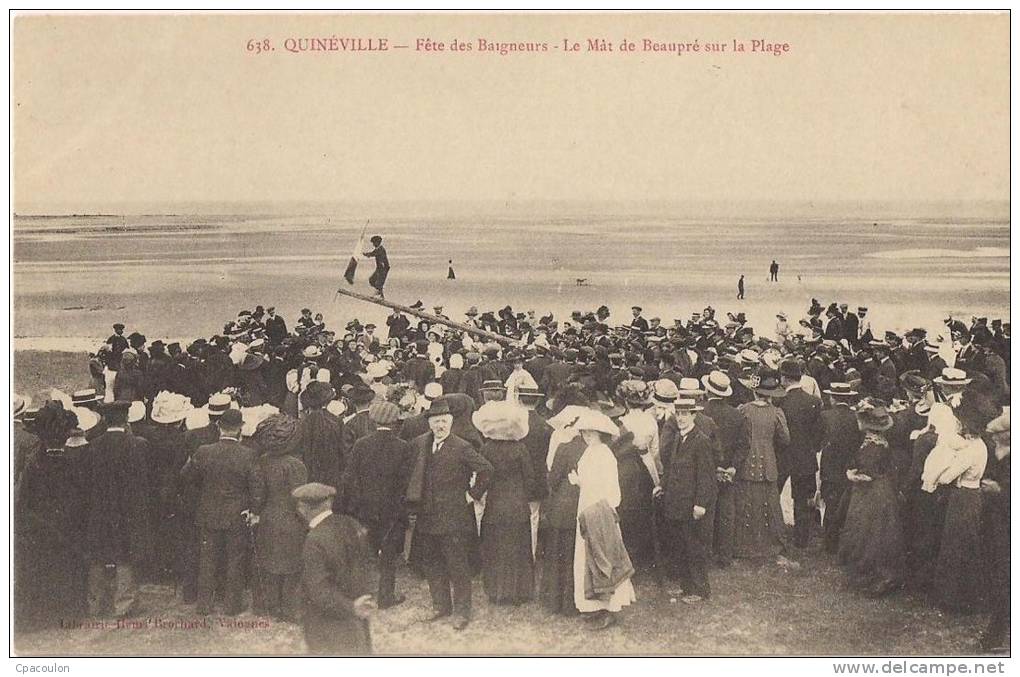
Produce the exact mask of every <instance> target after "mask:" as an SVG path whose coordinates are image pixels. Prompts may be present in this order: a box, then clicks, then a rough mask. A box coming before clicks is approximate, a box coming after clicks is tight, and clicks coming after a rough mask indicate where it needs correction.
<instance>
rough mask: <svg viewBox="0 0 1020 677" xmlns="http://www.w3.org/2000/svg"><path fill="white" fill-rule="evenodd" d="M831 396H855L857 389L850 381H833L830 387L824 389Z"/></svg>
mask: <svg viewBox="0 0 1020 677" xmlns="http://www.w3.org/2000/svg"><path fill="white" fill-rule="evenodd" d="M822 392H823V393H825V394H826V395H829V396H830V397H854V396H855V395H857V394H858V393H857V391H856V390H854V389H853V386H851V385H850V384H849V383H839V382H836V381H834V382H832V383H830V384H829V387H828V388H826V389H825V390H823V391H822Z"/></svg>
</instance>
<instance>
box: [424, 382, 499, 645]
mask: <svg viewBox="0 0 1020 677" xmlns="http://www.w3.org/2000/svg"><path fill="white" fill-rule="evenodd" d="M428 421H429V427H430V428H431V431H430V432H428V433H425V434H424V435H420V436H419V437H416V438H415V439H414V441H413V443H412V444H413V447H414V450H415V452H414V453H415V457H416V460H415V465H414V470H413V472H412V475H411V479H410V481H409V484H408V489H407V498H408V502H409V503H410V504H411V505H412V511H413V512H415V513H416V514H417V522H416V526H415V538H416V539H419V544H420V551H421V553H422V559H423V563H424V566H425V572H426V577H427V578H428V582H429V592H430V593H431V595H432V609H433V612H434V613H433V615H432V617H431V618H430V620H438V619H440V618H445V617H447V616H451V614H452V618H451V623H452V625H453V628H454V629H455V630H462V629H464V628H465V627H466V626H467V624H468V622H469V621H470V618H471V566H470V564H469V561H468V554H469V552H470V551H471V549H472V547H473V541H474V539H475V538H476V537H477V534H478V532H477V526H476V523H475V513H474V509H473V508H472V506H471V503H472V502H473V501H476V500H479V499H480V498H481V497H482V495H484V494H485V491H486V489H488V486H489V481H490V478H491V477H492V472H493V468H492V464H491V463H489V461H488V460H486V459H485V457H484V456H482V455H481V454H479V453H478V452H477V451H475V449H474V447H472V446H471V444H470V443H468V442H466V441H464V440H463V439H461V438H459V437H457V436H456V435H453V434H451V429H452V425H453V416H452V415H451V414H450V406H449V404H448V403H447V402H446V400H444V399H438V400H436V401H435V402H433V403H432V406H431V407H429V410H428ZM472 473H474V475H475V478H474V484H473V485H472V483H471V475H472ZM451 587H452V591H453V594H452V597H451V594H450V593H451Z"/></svg>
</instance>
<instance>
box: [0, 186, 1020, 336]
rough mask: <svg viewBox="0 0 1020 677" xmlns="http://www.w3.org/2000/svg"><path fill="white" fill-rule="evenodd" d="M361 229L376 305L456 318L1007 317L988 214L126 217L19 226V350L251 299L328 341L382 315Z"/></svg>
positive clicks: (345, 211) (225, 309)
mask: <svg viewBox="0 0 1020 677" xmlns="http://www.w3.org/2000/svg"><path fill="white" fill-rule="evenodd" d="M362 233H364V234H365V235H366V238H367V237H369V236H371V235H380V236H382V237H383V239H384V246H385V247H386V249H387V252H388V255H389V259H390V263H391V267H392V269H391V272H390V276H389V280H388V282H387V285H386V298H387V299H390V300H393V301H395V302H398V303H401V304H405V305H411V304H413V303H415V302H416V301H419V300H420V301H422V303H423V304H424V305H425V306H426V307H427V308H429V309H431V308H432V307H433V306H435V305H442V306H443V311H442V312H443V313H444V314H445V315H448V316H449V317H450V318H452V319H455V320H461V319H463V318H464V313H465V312H466V311H467V310H468V308H469V307H470V306H477V307H478V308H479V309H480V310H482V311H485V310H496V309H499V308H503V307H504V306H507V305H509V306H511V307H512V308H513V310H514V311H515V312H527V311H535V313H536V315H538V316H542V315H547V314H550V313H551V314H553V315H554V316H555V317H556V318H557V319H559V320H560V321H561V322H562V321H563V320H567V321H569V316H570V314H571V311H573V310H582V311H587V310H594V309H595V308H597V307H598V306H600V305H603V304H605V305H607V306H608V307H609V308H610V311H611V313H612V314H611V316H610V319H609V322H610V323H611V324H625V323H627V322H628V321H629V319H630V317H631V311H630V308H631V306H633V305H639V306H642V308H643V314H644V316H645V317H646V318H650V317H659V318H660V319H661V320H662V321H663V323H665V324H672V323H673V321H674V319H686V318H689V317H690V315H691V313H692V312H698V311H701V310H703V309H704V308H705V307H706V306H708V305H711V306H712V307H714V308H715V309H716V310H717V314H718V315H719V316H720V317H722V318H725V314H726V313H727V312H732V313H737V312H744V313H745V315H746V316H747V317H748V319H749V322H750V323H751V325H752V326H755V327H756V328H757V329H758V331H759V333H764V334H771V333H772V331H773V329H774V324H775V314H776V313H777V312H785V313H787V314H788V315H789V316H790V317H791V321H795V320H796V319H798V318H801V317H803V316H804V315H805V313H806V310H807V308H808V307H809V305H810V303H811V299H812V298H816V299H818V300H819V301H820V302H821V303H822V304H823V305H825V304H828V303H829V302H832V301H835V302H838V303H846V304H848V305H849V306H850V307H851V308H857V307H858V306H865V307H867V308H868V316H869V318H870V319H871V324H872V327H873V331H874V332H875V333H876V334H877V335H880V333H881V331H884V330H886V329H888V330H894V331H904V330H906V329H909V328H911V327H914V326H923V327H926V328H929V329H930V330H937V329H938V328H939V327H941V326H942V320H943V319H944V318H945V317H947V316H949V315H952V316H954V317H961V318H963V319H964V320H965V321H967V322H969V320H970V318H971V317H973V316H985V317H989V318H995V317H1001V318H1007V319H1008V317H1009V314H1010V305H1009V290H1010V277H1009V275H1010V258H1009V242H1010V228H1009V206H1008V203H1000V202H996V203H959V204H957V203H934V204H923V205H909V204H891V203H866V204H857V203H853V202H839V203H817V204H816V203H796V204H793V203H768V202H759V203H750V202H749V203H746V204H740V205H733V204H721V203H712V204H705V203H687V204H684V203H606V204H601V203H600V204H579V203H552V202H521V203H516V202H505V203H470V202H465V203H419V204H408V203H392V204H388V203H360V204H343V203H332V204H326V203H322V204H282V203H277V204H268V203H261V204H246V205H236V204H226V203H224V204H204V205H203V204H198V205H183V206H181V205H175V206H164V207H163V208H160V206H155V207H154V208H151V211H147V210H141V211H140V210H139V208H138V207H137V206H134V207H131V206H129V208H125V209H124V210H110V211H109V213H91V214H47V213H18V214H16V215H15V216H14V219H13V229H12V244H13V250H12V251H13V259H14V260H13V290H12V293H13V302H14V314H13V333H14V336H15V338H16V346H17V347H22V348H24V347H38V348H42V349H45V348H46V347H47V346H48V345H52V341H51V342H49V343H48V340H50V339H56V338H63V339H73V340H75V341H80V342H82V344H83V345H92V344H94V343H95V342H96V341H98V340H101V339H102V338H105V337H106V336H108V335H109V334H110V333H111V326H112V325H113V323H115V322H123V323H124V324H125V325H127V327H128V330H127V331H128V332H129V333H130V332H131V331H134V330H137V331H140V332H141V333H143V334H145V335H146V336H147V337H148V338H149V339H150V340H152V339H155V338H174V339H187V338H194V337H200V336H202V337H209V336H212V335H213V334H216V333H219V332H221V331H222V329H223V326H224V324H225V323H226V322H228V321H229V320H231V319H233V318H235V317H236V316H237V314H238V312H239V311H241V310H244V309H252V308H254V307H255V306H256V305H263V306H266V307H268V306H275V307H276V308H277V311H278V313H279V314H280V315H282V316H283V317H284V319H285V320H287V321H288V322H293V321H294V320H295V319H296V318H297V316H298V314H299V311H300V309H301V308H305V307H307V308H310V309H311V310H312V311H313V312H321V313H322V314H323V316H324V318H325V320H326V322H327V326H329V327H330V328H333V329H336V330H337V331H338V333H341V332H342V328H343V326H344V325H345V324H346V323H347V322H348V321H349V320H350V319H352V318H358V319H359V320H361V321H362V322H363V323H364V322H376V323H379V322H381V321H383V320H384V318H385V316H386V315H387V314H388V312H389V311H388V309H387V308H384V307H380V306H376V305H373V304H369V303H366V302H363V301H359V300H356V299H352V298H349V297H344V296H339V295H337V293H336V290H337V288H338V287H341V286H343V287H347V283H346V282H345V281H344V280H343V278H342V274H343V270H344V268H345V267H346V265H347V262H348V260H349V258H350V257H351V255H352V253H353V250H354V249H355V246H356V243H357V242H358V240H359V236H360V235H361V234H362ZM773 260H775V261H776V262H777V263H778V264H779V266H780V270H779V280H778V282H770V281H769V279H768V277H769V274H768V270H769V265H770V264H771V262H772V261H773ZM451 266H452V267H453V269H454V272H455V276H456V277H455V279H453V280H450V279H448V269H449V268H450V267H451ZM373 268H374V262H373V261H372V260H371V259H365V258H361V259H360V263H359V267H358V270H357V275H356V279H355V283H354V285H353V286H352V287H348V288H351V289H354V290H355V291H360V292H362V293H370V292H371V290H370V289H369V287H368V284H367V279H368V276H369V275H370V274H371V272H372V270H373ZM741 275H743V276H744V283H745V299H743V300H738V299H737V298H736V295H737V280H738V278H739V277H740V276H741Z"/></svg>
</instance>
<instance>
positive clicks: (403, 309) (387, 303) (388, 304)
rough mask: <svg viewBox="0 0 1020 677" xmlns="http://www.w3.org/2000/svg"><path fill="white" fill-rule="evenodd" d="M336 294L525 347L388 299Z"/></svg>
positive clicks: (341, 290) (349, 292)
mask: <svg viewBox="0 0 1020 677" xmlns="http://www.w3.org/2000/svg"><path fill="white" fill-rule="evenodd" d="M336 293H337V294H343V295H344V296H350V297H351V298H353V299H357V300H359V301H365V302H367V303H374V304H375V305H377V306H385V307H386V308H390V309H392V310H399V311H400V312H402V313H407V314H408V315H414V316H415V317H417V318H420V319H423V320H428V321H429V322H431V323H433V324H442V325H445V326H447V327H450V328H451V329H456V330H458V331H462V332H465V333H467V334H474V335H475V336H481V337H484V338H487V339H491V340H493V341H498V342H499V343H507V344H510V345H513V346H523V345H524V344H523V342H521V341H519V340H517V339H513V338H510V337H509V336H503V335H502V334H497V333H495V332H491V331H486V330H485V329H479V328H478V327H472V326H471V325H469V324H464V323H462V322H454V321H453V320H448V319H447V318H445V317H439V316H438V315H433V314H432V313H426V312H425V311H422V310H418V309H416V308H411V307H410V306H404V305H401V304H399V303H394V302H393V301H387V300H386V299H383V298H379V297H378V296H369V295H368V294H361V293H359V292H356V291H352V290H350V289H344V288H343V287H340V288H338V289H337V290H336Z"/></svg>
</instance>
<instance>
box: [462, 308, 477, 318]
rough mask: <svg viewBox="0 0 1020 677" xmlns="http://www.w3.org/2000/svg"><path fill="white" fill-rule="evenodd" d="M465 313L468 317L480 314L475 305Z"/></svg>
mask: <svg viewBox="0 0 1020 677" xmlns="http://www.w3.org/2000/svg"><path fill="white" fill-rule="evenodd" d="M464 314H465V315H467V316H468V317H474V316H476V315H478V308H476V307H475V306H471V307H470V308H468V309H467V312H466V313H464Z"/></svg>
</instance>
